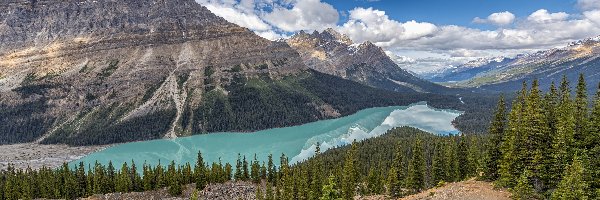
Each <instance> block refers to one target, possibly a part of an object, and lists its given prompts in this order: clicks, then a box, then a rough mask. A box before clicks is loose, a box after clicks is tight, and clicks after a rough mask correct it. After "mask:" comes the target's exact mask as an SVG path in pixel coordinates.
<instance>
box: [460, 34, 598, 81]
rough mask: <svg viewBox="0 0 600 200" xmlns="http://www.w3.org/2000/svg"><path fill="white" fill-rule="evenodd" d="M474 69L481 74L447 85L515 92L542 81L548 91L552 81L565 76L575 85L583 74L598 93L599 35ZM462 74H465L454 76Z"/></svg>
mask: <svg viewBox="0 0 600 200" xmlns="http://www.w3.org/2000/svg"><path fill="white" fill-rule="evenodd" d="M473 70H475V71H479V72H476V73H475V75H474V76H473V77H471V78H469V79H465V80H461V81H459V82H457V83H450V84H448V85H453V86H458V87H479V88H482V89H485V90H492V91H512V90H518V89H519V88H520V87H521V83H522V82H523V81H528V82H530V81H531V80H532V79H539V80H540V85H541V86H543V87H545V88H547V87H548V86H549V85H550V83H551V82H552V81H554V82H556V83H559V82H560V79H561V78H562V76H563V75H566V76H567V78H568V79H569V81H570V82H576V81H577V77H578V76H579V74H580V73H582V74H584V76H585V78H586V80H587V81H588V84H591V85H589V86H590V87H588V88H589V90H590V92H595V91H594V90H595V88H596V87H595V86H596V85H597V84H598V82H599V81H600V36H598V37H594V38H588V39H585V40H580V41H577V42H573V43H571V44H569V45H568V46H566V47H563V48H554V49H550V50H546V51H539V52H536V53H532V54H523V55H519V56H516V57H515V58H513V59H507V60H504V61H502V62H498V63H492V64H487V65H482V66H480V67H477V68H473ZM473 70H472V71H473ZM460 73H464V72H458V73H456V74H454V76H458V75H460Z"/></svg>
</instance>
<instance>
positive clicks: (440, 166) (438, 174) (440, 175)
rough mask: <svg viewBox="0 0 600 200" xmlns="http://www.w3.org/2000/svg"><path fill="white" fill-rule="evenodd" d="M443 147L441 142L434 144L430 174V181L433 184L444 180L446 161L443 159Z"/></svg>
mask: <svg viewBox="0 0 600 200" xmlns="http://www.w3.org/2000/svg"><path fill="white" fill-rule="evenodd" d="M443 147H444V145H443V144H442V143H441V142H436V143H435V149H434V152H433V159H432V160H433V161H432V162H433V163H432V165H433V166H432V170H431V171H432V172H431V179H432V180H433V183H434V184H438V183H440V182H442V181H444V180H446V171H447V169H446V161H445V159H446V158H445V157H444V148H443Z"/></svg>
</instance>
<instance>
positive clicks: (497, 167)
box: [485, 75, 600, 199]
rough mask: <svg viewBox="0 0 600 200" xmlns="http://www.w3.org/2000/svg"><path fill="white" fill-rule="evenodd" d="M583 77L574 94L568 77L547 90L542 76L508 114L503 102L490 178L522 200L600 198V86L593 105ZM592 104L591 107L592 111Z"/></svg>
mask: <svg viewBox="0 0 600 200" xmlns="http://www.w3.org/2000/svg"><path fill="white" fill-rule="evenodd" d="M586 88H587V86H586V82H585V80H584V78H583V75H581V76H580V77H579V82H578V84H577V86H576V89H575V97H574V98H572V97H571V95H572V92H571V88H570V86H569V82H568V81H567V78H566V77H564V78H563V80H562V82H561V83H560V86H559V87H558V88H556V86H555V85H554V83H553V84H552V85H551V87H550V90H549V92H548V93H547V94H542V92H541V91H540V90H539V85H538V82H537V80H534V81H533V82H532V83H531V87H530V89H528V87H527V84H526V83H525V82H524V83H523V88H522V89H521V91H520V92H519V95H518V96H517V98H516V99H515V100H514V101H513V103H512V106H511V109H510V112H508V113H506V111H505V105H504V102H503V101H500V103H499V106H498V107H499V109H498V111H497V112H496V114H495V117H494V120H493V122H492V125H491V128H490V142H489V143H488V144H489V146H488V147H487V151H486V152H487V153H486V156H485V158H486V159H485V163H486V166H487V168H486V178H488V179H489V180H494V181H496V183H497V184H498V185H499V186H502V187H508V188H511V190H512V191H513V194H514V197H515V198H517V199H598V198H600V159H598V158H599V157H600V86H599V88H598V93H597V94H596V97H595V98H594V104H593V106H590V105H589V100H588V99H589V98H588V94H587V92H586V91H587V89H586ZM590 107H591V110H590Z"/></svg>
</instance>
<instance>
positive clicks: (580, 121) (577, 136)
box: [573, 74, 588, 149]
mask: <svg viewBox="0 0 600 200" xmlns="http://www.w3.org/2000/svg"><path fill="white" fill-rule="evenodd" d="M587 120H588V97H587V86H586V83H585V78H584V76H583V74H579V81H578V83H577V88H576V96H575V132H574V135H573V139H574V142H575V144H574V145H575V148H577V149H583V148H585V144H584V140H585V138H586V136H587V134H588V121H587Z"/></svg>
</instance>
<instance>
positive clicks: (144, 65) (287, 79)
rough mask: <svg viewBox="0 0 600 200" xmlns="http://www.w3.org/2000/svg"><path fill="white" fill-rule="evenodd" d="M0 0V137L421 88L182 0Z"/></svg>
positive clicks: (221, 123)
mask: <svg viewBox="0 0 600 200" xmlns="http://www.w3.org/2000/svg"><path fill="white" fill-rule="evenodd" d="M0 9H1V10H3V12H1V13H0V44H1V45H0V144H10V143H19V142H41V143H66V144H70V145H89V144H110V143H119V142H128V141H136V140H147V139H155V138H162V137H167V138H173V137H178V136H186V135H192V134H199V133H206V132H217V131H233V130H236V131H250V130H258V129H265V128H272V127H281V126H289V125H296V124H301V123H306V122H310V121H315V120H318V119H324V118H331V117H337V116H340V115H347V114H350V113H352V112H355V111H357V110H359V109H363V108H366V107H372V106H384V105H393V104H394V105H399V104H407V103H412V102H415V101H418V100H424V97H412V96H411V97H406V96H401V95H399V94H388V93H386V92H383V91H379V90H375V89H372V88H369V87H365V86H361V85H360V84H356V83H353V82H351V81H345V80H342V79H338V78H334V77H333V76H328V75H325V74H321V73H319V72H316V71H313V70H310V69H309V68H307V67H306V65H304V64H303V62H302V60H301V59H300V57H299V55H298V53H297V52H296V51H294V49H292V48H290V47H289V46H288V45H287V44H286V43H284V42H272V41H269V40H266V39H263V38H261V37H259V36H257V35H255V34H254V33H252V32H251V31H249V30H248V29H245V28H242V27H239V26H237V25H234V24H232V23H229V22H227V21H225V20H224V19H222V18H220V17H217V16H215V15H214V14H212V13H210V11H209V10H207V9H206V8H205V7H203V6H201V5H199V4H197V3H196V2H194V1H193V0H128V1H117V0H36V1H34V0H8V1H2V2H0ZM350 97H352V98H350ZM374 98H375V100H373V99H374ZM419 98H420V99H419Z"/></svg>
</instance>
